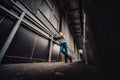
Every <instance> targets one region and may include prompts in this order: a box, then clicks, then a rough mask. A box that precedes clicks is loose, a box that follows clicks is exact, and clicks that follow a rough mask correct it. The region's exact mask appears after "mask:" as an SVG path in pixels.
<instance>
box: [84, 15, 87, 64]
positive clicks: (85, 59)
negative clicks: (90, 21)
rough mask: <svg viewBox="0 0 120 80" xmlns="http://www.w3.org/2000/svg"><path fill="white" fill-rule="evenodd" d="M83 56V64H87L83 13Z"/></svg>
mask: <svg viewBox="0 0 120 80" xmlns="http://www.w3.org/2000/svg"><path fill="white" fill-rule="evenodd" d="M83 55H84V61H85V64H86V65H87V64H88V61H87V51H86V15H85V13H83Z"/></svg>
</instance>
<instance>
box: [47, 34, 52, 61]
mask: <svg viewBox="0 0 120 80" xmlns="http://www.w3.org/2000/svg"><path fill="white" fill-rule="evenodd" d="M52 46H53V35H51V39H50V48H49V57H48V62H51V55H52Z"/></svg>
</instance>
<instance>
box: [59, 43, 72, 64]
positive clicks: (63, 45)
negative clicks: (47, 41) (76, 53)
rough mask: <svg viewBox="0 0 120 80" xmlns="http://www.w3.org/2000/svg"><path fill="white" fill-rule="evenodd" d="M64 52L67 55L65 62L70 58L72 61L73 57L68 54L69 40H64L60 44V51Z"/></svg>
mask: <svg viewBox="0 0 120 80" xmlns="http://www.w3.org/2000/svg"><path fill="white" fill-rule="evenodd" d="M61 52H62V53H63V54H64V56H65V62H66V63H67V62H68V59H69V60H70V62H72V57H71V56H69V55H68V45H67V42H63V43H61V44H60V53H61Z"/></svg>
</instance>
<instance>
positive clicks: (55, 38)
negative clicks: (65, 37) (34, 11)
mask: <svg viewBox="0 0 120 80" xmlns="http://www.w3.org/2000/svg"><path fill="white" fill-rule="evenodd" d="M53 39H54V40H60V39H61V37H58V36H54V37H53Z"/></svg>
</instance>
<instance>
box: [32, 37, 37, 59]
mask: <svg viewBox="0 0 120 80" xmlns="http://www.w3.org/2000/svg"><path fill="white" fill-rule="evenodd" d="M37 39H38V35H36V36H35V41H34V45H33V49H32V53H31V56H30V61H32V58H33V54H34V50H35V46H36V42H37Z"/></svg>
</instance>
